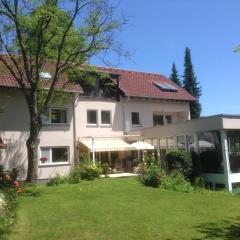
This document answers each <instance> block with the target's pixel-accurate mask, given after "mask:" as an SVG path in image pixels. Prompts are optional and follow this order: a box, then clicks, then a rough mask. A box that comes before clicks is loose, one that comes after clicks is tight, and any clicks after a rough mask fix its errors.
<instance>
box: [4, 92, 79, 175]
mask: <svg viewBox="0 0 240 240" xmlns="http://www.w3.org/2000/svg"><path fill="white" fill-rule="evenodd" d="M0 100H1V103H2V104H3V105H4V108H5V110H4V113H2V114H0V136H1V138H3V139H4V141H5V143H6V144H7V148H6V149H4V150H1V151H0V164H3V165H4V167H5V168H6V169H7V170H11V169H12V168H14V167H17V168H18V169H19V170H20V173H19V178H20V179H25V177H26V171H27V148H26V140H27V138H28V136H29V114H28V109H27V105H26V102H25V99H24V97H23V96H22V95H21V93H20V92H19V91H18V90H14V89H6V90H3V89H0ZM66 108H68V120H69V122H68V124H67V125H65V126H51V125H49V126H44V127H43V128H42V130H41V132H40V145H39V153H40V148H41V147H44V146H46V147H56V146H57V147H60V146H66V147H68V148H69V164H65V165H64V166H63V165H58V164H55V165H51V166H47V164H46V166H39V174H38V175H39V179H44V178H49V177H51V176H54V175H56V174H57V173H59V174H65V173H67V172H68V171H69V169H70V167H71V164H72V162H73V159H74V139H73V137H74V135H73V104H72V103H69V104H68V105H67V106H66ZM39 155H40V154H39Z"/></svg>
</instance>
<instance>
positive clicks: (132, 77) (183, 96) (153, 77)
mask: <svg viewBox="0 0 240 240" xmlns="http://www.w3.org/2000/svg"><path fill="white" fill-rule="evenodd" d="M98 70H99V71H101V72H105V73H111V74H117V75H119V87H120V89H121V90H122V91H123V92H124V94H125V95H126V96H129V97H143V98H155V99H168V100H183V101H195V100H196V98H195V97H193V96H192V95H191V94H190V93H188V92H187V91H186V90H184V89H183V88H181V87H179V86H178V85H177V84H175V83H174V82H172V81H171V80H170V79H168V78H167V77H165V76H163V75H160V74H156V73H145V72H137V71H129V70H122V69H116V68H106V67H98ZM155 82H159V83H168V84H171V85H173V86H175V87H177V92H166V91H163V90H161V89H160V88H158V87H157V86H155V85H154V84H153V83H155Z"/></svg>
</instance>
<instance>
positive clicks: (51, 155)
mask: <svg viewBox="0 0 240 240" xmlns="http://www.w3.org/2000/svg"><path fill="white" fill-rule="evenodd" d="M68 162H69V148H68V147H42V148H41V150H40V164H41V165H43V164H61V163H68Z"/></svg>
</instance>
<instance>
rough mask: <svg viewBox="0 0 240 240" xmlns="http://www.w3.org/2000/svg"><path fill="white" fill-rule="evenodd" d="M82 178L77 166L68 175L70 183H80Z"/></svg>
mask: <svg viewBox="0 0 240 240" xmlns="http://www.w3.org/2000/svg"><path fill="white" fill-rule="evenodd" d="M80 180H81V175H80V171H79V168H78V167H75V168H74V169H73V170H72V171H71V172H70V174H69V176H68V183H73V184H75V183H79V182H80Z"/></svg>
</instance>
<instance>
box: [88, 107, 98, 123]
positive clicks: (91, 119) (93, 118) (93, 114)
mask: <svg viewBox="0 0 240 240" xmlns="http://www.w3.org/2000/svg"><path fill="white" fill-rule="evenodd" d="M87 123H88V124H97V110H87Z"/></svg>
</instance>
